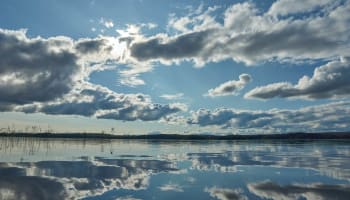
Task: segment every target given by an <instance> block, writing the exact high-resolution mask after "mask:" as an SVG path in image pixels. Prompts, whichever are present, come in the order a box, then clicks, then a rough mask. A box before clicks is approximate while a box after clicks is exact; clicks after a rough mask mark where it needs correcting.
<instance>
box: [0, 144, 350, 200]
mask: <svg viewBox="0 0 350 200" xmlns="http://www.w3.org/2000/svg"><path fill="white" fill-rule="evenodd" d="M0 152H1V154H0V199H16V200H17V199H28V200H31V199H35V200H40V199H50V200H54V199H86V200H97V199H113V200H116V199H118V200H122V199H129V200H132V199H161V200H163V199H220V200H224V199H268V198H270V199H349V198H350V141H339V140H338V141H289V142H287V141H179V142H175V141H144V140H93V139H89V140H83V139H39V138H0Z"/></svg>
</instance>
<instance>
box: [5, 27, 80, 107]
mask: <svg viewBox="0 0 350 200" xmlns="http://www.w3.org/2000/svg"><path fill="white" fill-rule="evenodd" d="M25 34H26V32H25V30H19V31H9V30H3V29H0V43H1V46H0V57H1V59H0V93H1V96H0V101H1V102H5V103H14V104H25V103H28V102H33V101H49V100H53V99H56V98H59V97H62V96H63V95H65V94H67V93H68V92H69V91H70V90H71V89H72V88H73V86H74V83H75V81H77V78H78V77H77V75H79V72H81V70H82V68H81V66H80V65H78V63H77V56H76V55H75V54H74V53H73V52H72V51H71V46H72V45H73V43H72V41H71V40H70V39H69V38H66V37H55V38H49V39H42V38H33V39H29V38H27V37H26V35H25Z"/></svg>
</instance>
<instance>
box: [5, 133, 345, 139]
mask: <svg viewBox="0 0 350 200" xmlns="http://www.w3.org/2000/svg"><path fill="white" fill-rule="evenodd" d="M0 137H24V138H53V139H54V138H61V139H65V138H66V139H134V140H330V139H345V140H350V132H326V133H284V134H256V135H182V134H152V135H113V134H101V133H0Z"/></svg>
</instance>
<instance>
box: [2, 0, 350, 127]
mask: <svg viewBox="0 0 350 200" xmlns="http://www.w3.org/2000/svg"><path fill="white" fill-rule="evenodd" d="M349 11H350V2H349V1H347V0H321V1H316V0H307V1H301V0H300V1H299V0H296V1H291V0H277V1H273V0H271V1H190V2H189V1H146V0H132V1H112V0H110V1H109V0H105V1H97V0H95V1H94V0H92V1H83V0H80V1H54V0H52V1H44V0H42V1H41V0H35V1H30V2H29V1H9V0H5V1H2V2H1V7H0V13H1V14H0V40H1V46H2V47H0V58H1V60H2V61H0V92H1V94H2V95H1V96H2V97H0V111H1V113H0V128H4V129H3V130H5V129H8V127H10V128H12V127H16V128H17V129H20V130H28V129H29V128H28V127H32V126H40V127H42V129H46V128H48V127H50V128H52V129H54V130H55V131H57V132H66V131H67V132H77V131H87V132H89V131H90V132H100V131H102V130H104V131H106V132H109V131H110V130H111V128H114V129H115V130H117V131H115V132H116V133H117V134H138V133H139V134H145V133H155V132H161V133H194V134H197V133H215V134H222V133H226V134H227V133H228V134H231V133H273V132H294V131H310V132H319V131H346V130H349V129H348V124H349V122H350V118H349V117H348V116H350V115H349V114H350V106H349V105H350V102H349V99H348V98H349V92H350V81H348V80H347V79H348V78H347V77H348V75H350V58H349V54H350V51H349V50H350V48H349V47H350V34H349V33H350V30H349V29H350V28H348V27H350V26H349V25H350V14H349V13H350V12H349ZM26 127H27V128H26Z"/></svg>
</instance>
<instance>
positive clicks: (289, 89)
mask: <svg viewBox="0 0 350 200" xmlns="http://www.w3.org/2000/svg"><path fill="white" fill-rule="evenodd" d="M349 76H350V58H349V57H343V58H341V59H340V60H338V61H332V62H329V63H327V64H325V65H323V66H320V67H317V68H316V69H315V70H314V73H313V76H312V77H308V76H303V77H302V78H300V79H299V81H298V83H297V84H296V85H293V84H292V83H288V82H280V83H273V84H269V85H265V86H260V87H257V88H254V89H253V90H251V91H249V92H248V93H246V94H245V97H246V98H257V99H271V98H274V97H280V98H290V97H292V98H303V99H324V98H339V97H340V98H341V97H345V96H348V95H349V93H350V80H349V78H348V77H349Z"/></svg>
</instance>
